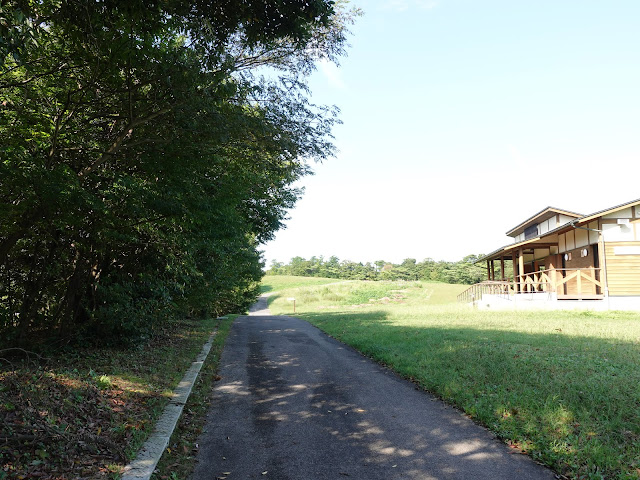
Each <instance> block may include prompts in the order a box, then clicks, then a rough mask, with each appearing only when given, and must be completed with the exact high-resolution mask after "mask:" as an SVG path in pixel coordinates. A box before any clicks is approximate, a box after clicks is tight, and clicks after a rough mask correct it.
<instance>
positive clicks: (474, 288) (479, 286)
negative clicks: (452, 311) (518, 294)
mask: <svg viewBox="0 0 640 480" xmlns="http://www.w3.org/2000/svg"><path fill="white" fill-rule="evenodd" d="M511 294H513V282H509V281H504V282H499V281H492V280H487V281H485V282H482V283H476V284H475V285H471V286H470V287H469V288H467V289H466V290H465V291H464V292H462V293H461V294H460V295H458V301H459V302H464V303H472V302H477V301H478V300H480V299H481V298H482V295H504V296H505V298H507V297H509V295H511Z"/></svg>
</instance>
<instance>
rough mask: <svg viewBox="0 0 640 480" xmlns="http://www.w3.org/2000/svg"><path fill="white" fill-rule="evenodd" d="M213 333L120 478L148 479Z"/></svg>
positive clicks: (130, 479)
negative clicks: (151, 431)
mask: <svg viewBox="0 0 640 480" xmlns="http://www.w3.org/2000/svg"><path fill="white" fill-rule="evenodd" d="M222 318H224V317H222ZM215 336H216V332H214V333H212V334H211V336H209V340H208V341H207V343H205V344H204V346H203V347H202V350H201V351H200V353H199V354H198V356H197V357H196V360H195V361H194V362H193V363H192V364H191V367H190V368H189V370H187V373H185V375H184V377H183V378H182V380H181V381H180V383H178V386H177V387H176V389H175V390H174V391H173V394H172V395H171V400H170V401H169V404H168V405H167V406H166V407H165V409H164V411H163V412H162V415H161V416H160V418H159V419H158V421H157V423H156V426H155V427H154V429H153V433H151V436H150V437H149V438H148V439H147V441H146V442H145V443H144V445H143V446H142V448H141V449H140V450H139V451H138V454H137V455H136V458H135V459H134V460H133V461H132V462H131V463H129V464H128V465H127V466H126V467H125V468H124V473H123V474H122V477H121V478H122V480H148V479H149V478H150V477H151V475H152V474H153V471H154V470H155V468H156V465H157V464H158V462H159V461H160V457H161V456H162V453H163V452H164V449H165V448H167V445H169V439H170V438H171V434H172V433H173V430H174V429H175V428H176V424H177V423H178V419H179V418H180V415H182V410H183V409H184V406H185V404H186V403H187V399H188V398H189V395H190V394H191V390H192V389H193V384H194V383H195V381H196V379H197V378H198V374H199V373H200V369H201V368H202V365H203V364H204V361H205V360H206V358H207V355H208V354H209V351H210V350H211V346H212V345H213V339H214V338H215Z"/></svg>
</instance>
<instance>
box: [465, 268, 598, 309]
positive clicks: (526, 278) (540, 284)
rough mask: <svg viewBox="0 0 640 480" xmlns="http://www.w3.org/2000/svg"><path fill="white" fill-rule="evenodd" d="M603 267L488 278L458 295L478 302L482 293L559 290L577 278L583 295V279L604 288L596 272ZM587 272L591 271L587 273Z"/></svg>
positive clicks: (466, 300) (552, 269)
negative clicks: (495, 279)
mask: <svg viewBox="0 0 640 480" xmlns="http://www.w3.org/2000/svg"><path fill="white" fill-rule="evenodd" d="M601 270H602V269H600V268H595V267H587V268H551V269H548V270H540V271H537V272H530V273H525V274H522V275H518V276H517V277H516V278H515V279H513V280H504V281H493V280H487V281H484V282H481V283H476V284H475V285H472V286H471V287H469V288H467V289H466V290H465V291H464V292H462V293H461V294H460V295H458V301H460V302H465V303H470V302H476V301H478V300H480V299H481V298H482V295H485V294H486V295H488V294H493V295H495V294H500V295H506V296H509V295H515V294H518V293H534V292H556V293H557V292H558V289H559V288H560V287H563V286H564V285H566V284H567V283H568V282H570V281H571V280H573V279H576V283H577V290H578V292H577V295H578V296H579V297H581V296H582V295H583V282H582V281H583V280H586V284H587V285H589V284H591V285H594V286H596V287H600V288H602V282H600V281H599V280H598V279H596V273H599V272H600V271H601ZM587 272H589V273H590V275H589V274H587Z"/></svg>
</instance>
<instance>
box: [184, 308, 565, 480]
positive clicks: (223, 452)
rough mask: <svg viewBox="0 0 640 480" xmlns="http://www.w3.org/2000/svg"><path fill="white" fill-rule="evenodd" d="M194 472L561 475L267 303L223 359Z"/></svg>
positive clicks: (278, 479)
mask: <svg viewBox="0 0 640 480" xmlns="http://www.w3.org/2000/svg"><path fill="white" fill-rule="evenodd" d="M220 365H221V371H220V375H221V376H222V380H221V381H219V382H218V383H217V385H216V388H215V390H214V393H213V403H212V407H211V410H210V412H209V415H208V420H207V424H206V426H205V432H204V433H203V435H202V437H201V438H200V440H199V447H200V449H199V454H198V464H197V467H196V470H195V473H194V476H193V479H194V480H214V479H223V478H227V479H229V480H234V479H242V480H244V479H262V480H266V479H271V480H300V479H305V480H306V479H309V480H315V479H318V480H320V479H331V480H336V479H358V480H375V479H380V480H383V479H384V480H391V479H408V480H413V479H464V480H469V479H491V480H496V479H505V480H507V479H508V480H550V479H553V478H554V475H553V473H551V472H550V471H549V470H547V469H545V468H543V467H541V466H539V465H537V464H535V463H534V462H533V461H531V459H530V458H528V457H526V456H524V455H521V454H518V453H515V452H514V451H512V450H510V449H509V448H508V447H507V446H505V445H503V444H502V443H500V442H499V441H498V440H496V439H495V438H494V437H493V436H492V435H491V434H490V433H489V432H488V431H487V430H485V429H484V428H482V427H479V426H477V425H475V424H474V423H473V422H472V421H470V420H469V419H468V418H466V417H464V416H463V415H462V414H461V413H460V412H458V411H457V410H455V409H453V408H451V407H448V406H446V405H444V404H443V403H442V402H441V401H439V400H437V399H435V398H434V397H432V396H430V395H429V394H426V393H424V392H422V391H418V390H416V388H415V386H414V385H413V384H412V383H410V382H408V381H405V380H403V379H401V378H399V377H397V376H396V375H395V374H393V373H392V372H390V371H389V370H387V369H385V368H383V367H381V366H379V365H377V364H375V363H374V362H372V361H371V360H369V359H367V358H365V357H363V356H362V355H360V354H359V353H357V352H355V351H354V350H352V349H351V348H350V347H347V346H345V345H343V344H341V343H340V342H338V341H336V340H334V339H332V338H329V337H328V336H326V335H325V334H324V333H322V332H321V331H319V330H318V329H317V328H315V327H313V326H311V325H310V324H308V323H307V322H305V321H303V320H299V319H297V318H293V317H287V316H271V315H269V311H268V310H267V307H266V300H265V299H261V300H260V302H258V304H256V306H254V308H253V309H252V311H251V312H250V315H248V316H243V317H238V319H237V320H236V322H235V323H234V325H233V327H232V330H231V333H230V335H229V337H228V340H227V344H226V346H225V350H224V353H223V355H222V359H221V364H220Z"/></svg>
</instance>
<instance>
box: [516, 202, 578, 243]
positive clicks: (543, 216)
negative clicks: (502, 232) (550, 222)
mask: <svg viewBox="0 0 640 480" xmlns="http://www.w3.org/2000/svg"><path fill="white" fill-rule="evenodd" d="M557 214H560V215H566V216H568V217H574V218H580V217H582V214H581V213H575V212H570V211H568V210H562V209H560V208H555V207H547V208H545V209H543V210H540V211H539V212H538V213H536V214H535V215H533V216H532V217H529V218H527V219H526V220H525V221H524V222H522V223H521V224H519V225H517V226H515V227H513V228H512V229H511V230H509V231H508V232H507V235H509V236H510V237H515V236H517V235H520V234H521V233H522V232H524V230H525V229H526V228H527V227H528V226H530V225H533V224H535V223H540V222H544V221H545V220H547V219H549V218H551V217H555V216H556V215H557Z"/></svg>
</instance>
